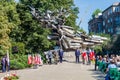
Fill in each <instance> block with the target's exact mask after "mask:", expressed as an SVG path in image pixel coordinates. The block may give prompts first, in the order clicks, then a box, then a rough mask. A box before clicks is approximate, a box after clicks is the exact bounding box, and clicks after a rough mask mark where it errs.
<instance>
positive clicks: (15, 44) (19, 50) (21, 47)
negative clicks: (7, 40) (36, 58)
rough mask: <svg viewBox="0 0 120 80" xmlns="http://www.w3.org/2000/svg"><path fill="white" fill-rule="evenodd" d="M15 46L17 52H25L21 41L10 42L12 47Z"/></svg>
mask: <svg viewBox="0 0 120 80" xmlns="http://www.w3.org/2000/svg"><path fill="white" fill-rule="evenodd" d="M15 46H16V47H17V49H18V53H19V54H25V44H24V43H22V42H12V48H13V47H15Z"/></svg>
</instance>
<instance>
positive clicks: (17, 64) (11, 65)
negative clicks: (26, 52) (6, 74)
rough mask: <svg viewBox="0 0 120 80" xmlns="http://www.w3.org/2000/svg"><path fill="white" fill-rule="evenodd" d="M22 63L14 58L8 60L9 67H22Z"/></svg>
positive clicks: (13, 68)
mask: <svg viewBox="0 0 120 80" xmlns="http://www.w3.org/2000/svg"><path fill="white" fill-rule="evenodd" d="M24 68H25V67H24V64H22V63H20V62H18V61H16V60H11V61H10V69H12V70H16V69H24Z"/></svg>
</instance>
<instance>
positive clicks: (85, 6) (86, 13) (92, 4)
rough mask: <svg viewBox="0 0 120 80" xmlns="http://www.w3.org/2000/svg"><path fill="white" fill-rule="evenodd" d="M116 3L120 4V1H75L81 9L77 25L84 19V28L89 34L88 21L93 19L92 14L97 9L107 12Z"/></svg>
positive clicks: (82, 25) (82, 24)
mask: <svg viewBox="0 0 120 80" xmlns="http://www.w3.org/2000/svg"><path fill="white" fill-rule="evenodd" d="M114 2H120V0H74V4H75V5H76V6H77V7H79V12H80V13H79V14H78V17H79V18H78V19H77V20H76V23H77V25H78V23H79V22H80V20H81V18H82V23H81V24H80V27H82V28H83V29H84V30H85V31H86V32H87V33H88V21H89V20H90V19H91V15H92V13H93V12H94V11H95V10H96V9H100V10H102V11H103V10H105V9H106V8H108V7H109V6H111V5H112V4H113V3H114Z"/></svg>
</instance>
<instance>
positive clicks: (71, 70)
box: [0, 53, 104, 80]
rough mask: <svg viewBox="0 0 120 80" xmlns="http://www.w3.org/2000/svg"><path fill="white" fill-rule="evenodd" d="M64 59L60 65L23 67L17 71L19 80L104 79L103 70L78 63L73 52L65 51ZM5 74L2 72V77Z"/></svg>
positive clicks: (0, 75)
mask: <svg viewBox="0 0 120 80" xmlns="http://www.w3.org/2000/svg"><path fill="white" fill-rule="evenodd" d="M64 60H65V61H64V62H63V63H59V64H58V65H55V64H52V65H43V66H40V67H39V68H38V69H32V68H31V69H23V70H17V71H16V72H17V74H18V75H19V76H20V79H19V80H104V75H103V74H102V73H101V72H99V71H94V65H83V64H82V63H79V64H76V63H75V58H74V54H73V53H65V57H64ZM11 72H12V71H11ZM13 72H14V71H13ZM5 74H6V73H0V77H2V76H3V75H5Z"/></svg>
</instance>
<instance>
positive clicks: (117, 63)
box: [96, 55, 120, 80]
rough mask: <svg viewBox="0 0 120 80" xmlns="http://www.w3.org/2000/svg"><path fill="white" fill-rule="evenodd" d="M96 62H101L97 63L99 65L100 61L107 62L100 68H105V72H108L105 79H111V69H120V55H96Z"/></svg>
mask: <svg viewBox="0 0 120 80" xmlns="http://www.w3.org/2000/svg"><path fill="white" fill-rule="evenodd" d="M96 62H99V63H98V64H97V63H96V64H97V65H98V67H99V65H100V63H102V64H105V65H106V66H102V67H100V68H99V70H100V71H101V70H102V69H103V67H104V68H105V69H104V72H105V73H106V77H105V80H110V69H117V70H118V71H120V56H118V55H111V56H108V55H104V56H101V55H100V56H97V57H96Z"/></svg>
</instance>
